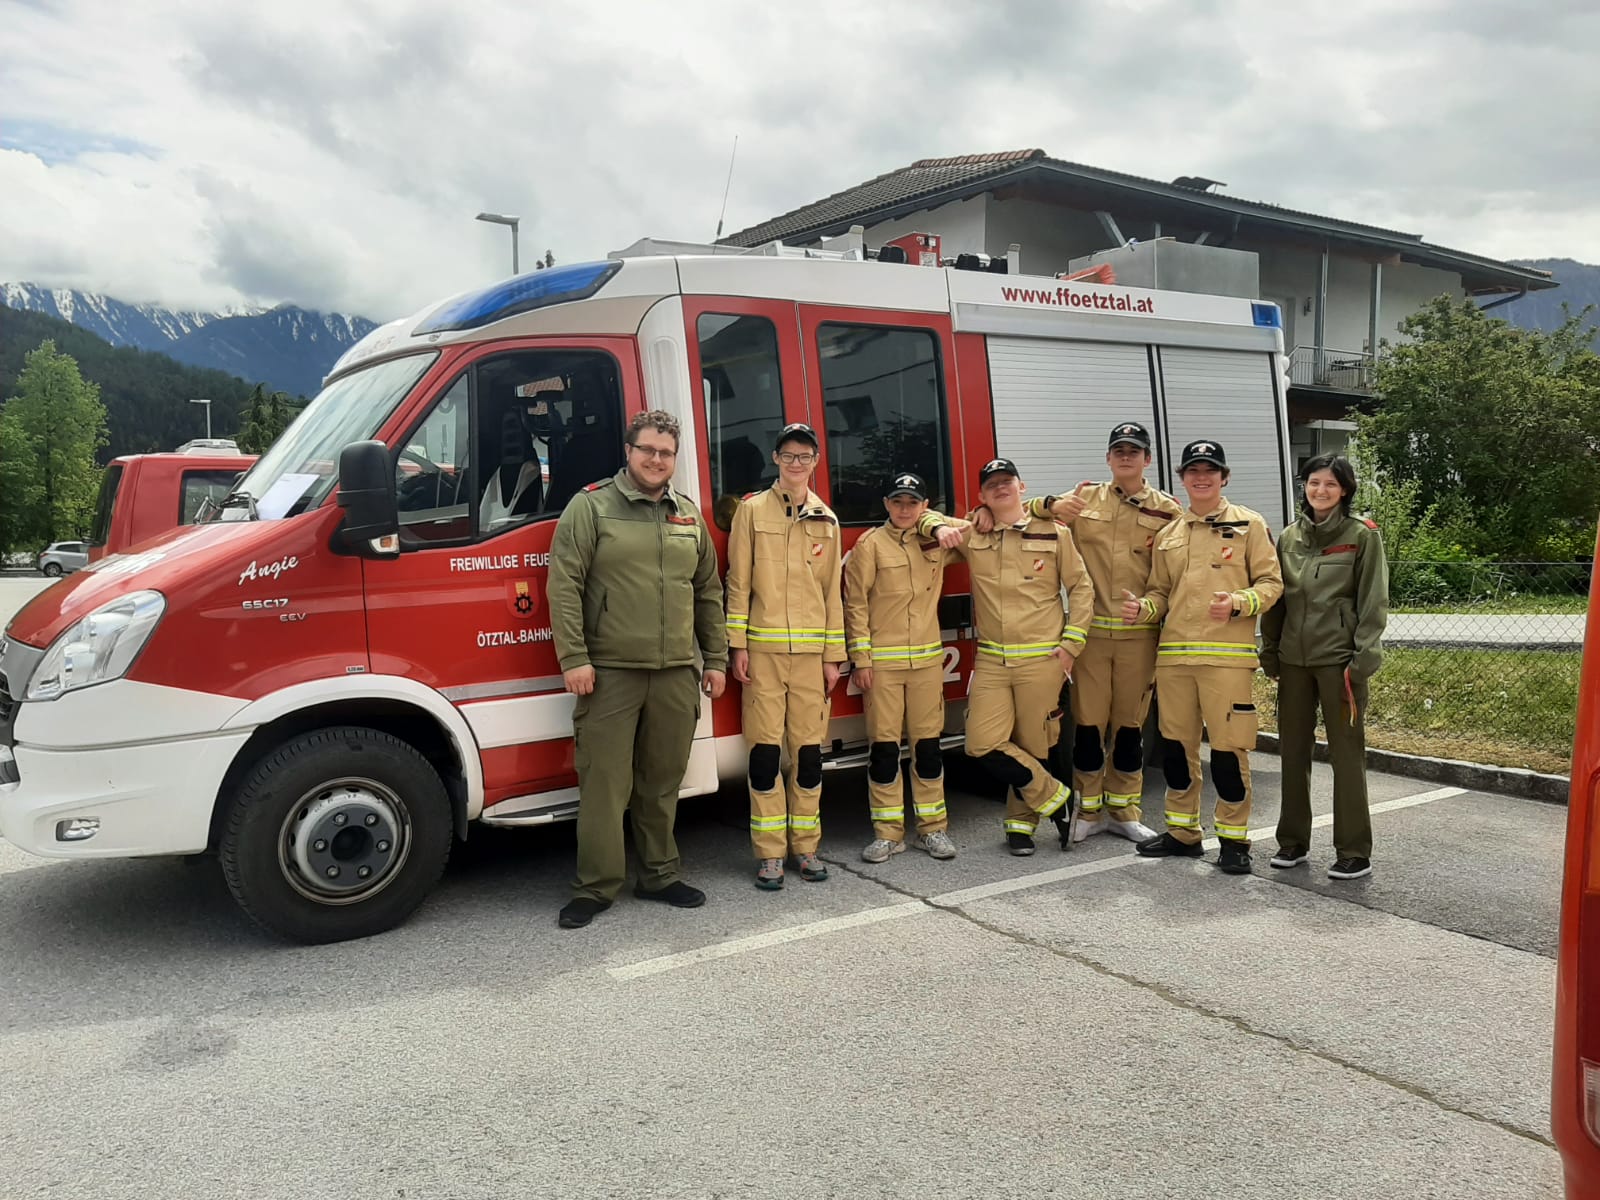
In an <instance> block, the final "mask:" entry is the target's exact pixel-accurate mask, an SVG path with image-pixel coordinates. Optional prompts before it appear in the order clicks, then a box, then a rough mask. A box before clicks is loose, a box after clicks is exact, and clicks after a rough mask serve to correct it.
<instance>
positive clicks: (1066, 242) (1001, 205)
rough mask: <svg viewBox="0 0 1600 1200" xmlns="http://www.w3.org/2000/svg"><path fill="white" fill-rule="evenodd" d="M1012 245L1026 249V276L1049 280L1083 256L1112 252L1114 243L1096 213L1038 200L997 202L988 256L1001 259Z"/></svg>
mask: <svg viewBox="0 0 1600 1200" xmlns="http://www.w3.org/2000/svg"><path fill="white" fill-rule="evenodd" d="M1012 243H1016V244H1017V245H1019V246H1021V247H1022V273H1023V274H1024V275H1043V276H1046V277H1048V276H1051V275H1055V274H1057V273H1058V272H1061V271H1065V270H1066V269H1067V264H1068V263H1069V262H1071V261H1072V260H1073V259H1075V258H1077V257H1079V256H1080V255H1084V254H1093V253H1094V252H1095V251H1096V250H1105V249H1107V248H1109V247H1110V245H1111V239H1110V238H1109V237H1108V236H1107V235H1106V232H1105V230H1104V229H1102V228H1101V227H1100V222H1099V220H1098V219H1097V218H1096V217H1095V215H1094V214H1093V213H1087V212H1081V211H1079V210H1077V209H1071V208H1061V207H1060V206H1058V205H1054V204H1041V203H1040V202H1039V201H1037V200H1022V199H1010V200H994V201H992V202H991V203H990V205H989V221H988V246H987V248H986V249H985V251H984V252H985V253H986V254H990V255H993V256H994V257H996V258H999V257H1001V256H1003V255H1004V254H1005V252H1006V247H1008V246H1010V245H1011V244H1012Z"/></svg>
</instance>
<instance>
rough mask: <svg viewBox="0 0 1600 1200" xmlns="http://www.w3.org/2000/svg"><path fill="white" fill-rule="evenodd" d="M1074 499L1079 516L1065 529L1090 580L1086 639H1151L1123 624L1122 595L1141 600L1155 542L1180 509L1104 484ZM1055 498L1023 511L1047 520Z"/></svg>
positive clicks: (1163, 497)
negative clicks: (1091, 589) (1080, 501)
mask: <svg viewBox="0 0 1600 1200" xmlns="http://www.w3.org/2000/svg"><path fill="white" fill-rule="evenodd" d="M1078 494H1079V495H1081V496H1082V497H1083V512H1081V513H1079V514H1078V516H1077V518H1076V519H1075V520H1073V521H1070V522H1068V524H1069V526H1070V527H1071V529H1072V540H1073V541H1074V542H1075V543H1077V546H1078V553H1080V554H1082V555H1083V565H1084V566H1085V567H1086V568H1087V569H1088V571H1089V578H1090V579H1091V580H1093V581H1094V621H1093V623H1092V624H1091V625H1090V627H1089V636H1090V637H1109V638H1143V637H1149V636H1151V635H1152V634H1153V633H1154V632H1155V628H1154V626H1150V625H1127V624H1124V622H1123V620H1122V597H1123V593H1124V592H1132V593H1133V594H1134V595H1135V596H1142V595H1144V593H1145V589H1146V588H1147V587H1149V585H1150V570H1151V566H1152V564H1153V562H1154V559H1155V543H1156V539H1157V538H1159V537H1160V536H1161V535H1162V534H1163V533H1164V532H1165V531H1166V528H1167V526H1168V525H1170V524H1172V521H1173V519H1174V518H1175V517H1176V516H1177V515H1178V514H1179V513H1181V512H1182V511H1183V505H1181V504H1179V503H1178V502H1177V501H1176V500H1174V499H1173V498H1172V497H1171V496H1169V495H1167V494H1166V493H1165V492H1163V491H1161V490H1160V489H1159V488H1153V487H1150V486H1149V485H1146V486H1145V489H1144V490H1143V491H1141V492H1138V493H1136V494H1134V495H1132V496H1130V495H1127V494H1125V493H1124V492H1123V491H1122V489H1121V488H1119V487H1118V486H1117V485H1116V484H1115V483H1110V482H1107V483H1097V484H1094V485H1092V486H1090V487H1086V488H1084V489H1083V490H1082V491H1081V492H1080V493H1078ZM1056 499H1057V497H1055V496H1044V497H1040V498H1036V499H1034V500H1033V501H1032V502H1030V504H1029V505H1028V508H1029V511H1030V512H1032V513H1033V514H1034V515H1035V516H1043V517H1048V516H1049V515H1050V505H1051V504H1053V503H1055V501H1056Z"/></svg>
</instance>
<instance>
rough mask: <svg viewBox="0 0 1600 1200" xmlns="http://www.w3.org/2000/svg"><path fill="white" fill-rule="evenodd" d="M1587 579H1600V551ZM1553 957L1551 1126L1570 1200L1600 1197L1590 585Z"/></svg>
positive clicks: (1599, 726) (1596, 663) (1597, 806)
mask: <svg viewBox="0 0 1600 1200" xmlns="http://www.w3.org/2000/svg"><path fill="white" fill-rule="evenodd" d="M1594 569H1595V572H1596V574H1594V575H1592V576H1591V577H1590V578H1591V580H1594V579H1600V549H1597V551H1596V556H1595V568H1594ZM1583 646H1584V649H1583V674H1582V676H1581V682H1580V684H1579V691H1578V734H1577V740H1576V743H1575V744H1574V746H1573V752H1572V791H1571V793H1570V796H1569V799H1568V805H1567V861H1566V873H1565V877H1564V879H1563V881H1562V885H1561V939H1560V944H1559V949H1558V950H1557V953H1556V1047H1555V1051H1556V1052H1555V1070H1554V1074H1553V1081H1552V1089H1551V1102H1550V1113H1551V1124H1552V1126H1553V1127H1554V1130H1555V1137H1556V1145H1557V1146H1558V1147H1559V1148H1560V1150H1561V1161H1562V1165H1563V1167H1564V1168H1565V1171H1566V1180H1567V1196H1568V1198H1569V1200H1597V1198H1600V846H1597V845H1596V844H1595V843H1596V840H1597V839H1600V603H1596V601H1595V598H1594V589H1593V586H1592V583H1591V588H1590V601H1589V622H1588V627H1587V629H1586V630H1585V631H1584V640H1583Z"/></svg>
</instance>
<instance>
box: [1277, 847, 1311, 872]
mask: <svg viewBox="0 0 1600 1200" xmlns="http://www.w3.org/2000/svg"><path fill="white" fill-rule="evenodd" d="M1310 857H1311V855H1310V853H1309V852H1308V851H1305V850H1302V849H1300V847H1299V846H1279V847H1278V852H1277V853H1276V854H1274V855H1273V856H1272V865H1273V866H1275V867H1277V868H1278V869H1279V870H1280V871H1287V870H1288V869H1290V868H1291V867H1298V866H1302V865H1304V863H1305V861H1306V859H1308V858H1310Z"/></svg>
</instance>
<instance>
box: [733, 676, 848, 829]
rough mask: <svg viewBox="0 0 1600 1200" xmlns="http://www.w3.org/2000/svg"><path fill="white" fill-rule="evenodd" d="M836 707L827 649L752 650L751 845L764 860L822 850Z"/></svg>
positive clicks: (747, 712) (748, 724)
mask: <svg viewBox="0 0 1600 1200" xmlns="http://www.w3.org/2000/svg"><path fill="white" fill-rule="evenodd" d="M829 707H830V706H829V704H828V699H827V696H826V695H825V694H824V690H823V686H822V655H820V654H773V653H768V652H767V651H764V650H752V651H750V682H749V683H748V684H747V685H746V686H745V689H744V708H743V717H744V740H745V745H747V746H748V747H749V748H750V844H751V846H752V848H753V849H754V850H755V855H756V857H757V858H782V857H784V854H785V851H788V852H790V853H794V854H815V853H816V850H817V843H818V842H820V841H821V840H822V818H821V817H820V816H819V815H818V809H819V808H820V807H821V804H822V740H823V738H824V737H825V736H826V735H827V732H828V710H829ZM780 749H781V750H782V758H783V760H784V766H783V778H782V779H781V780H780V779H779V778H778V766H779V750H780Z"/></svg>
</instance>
